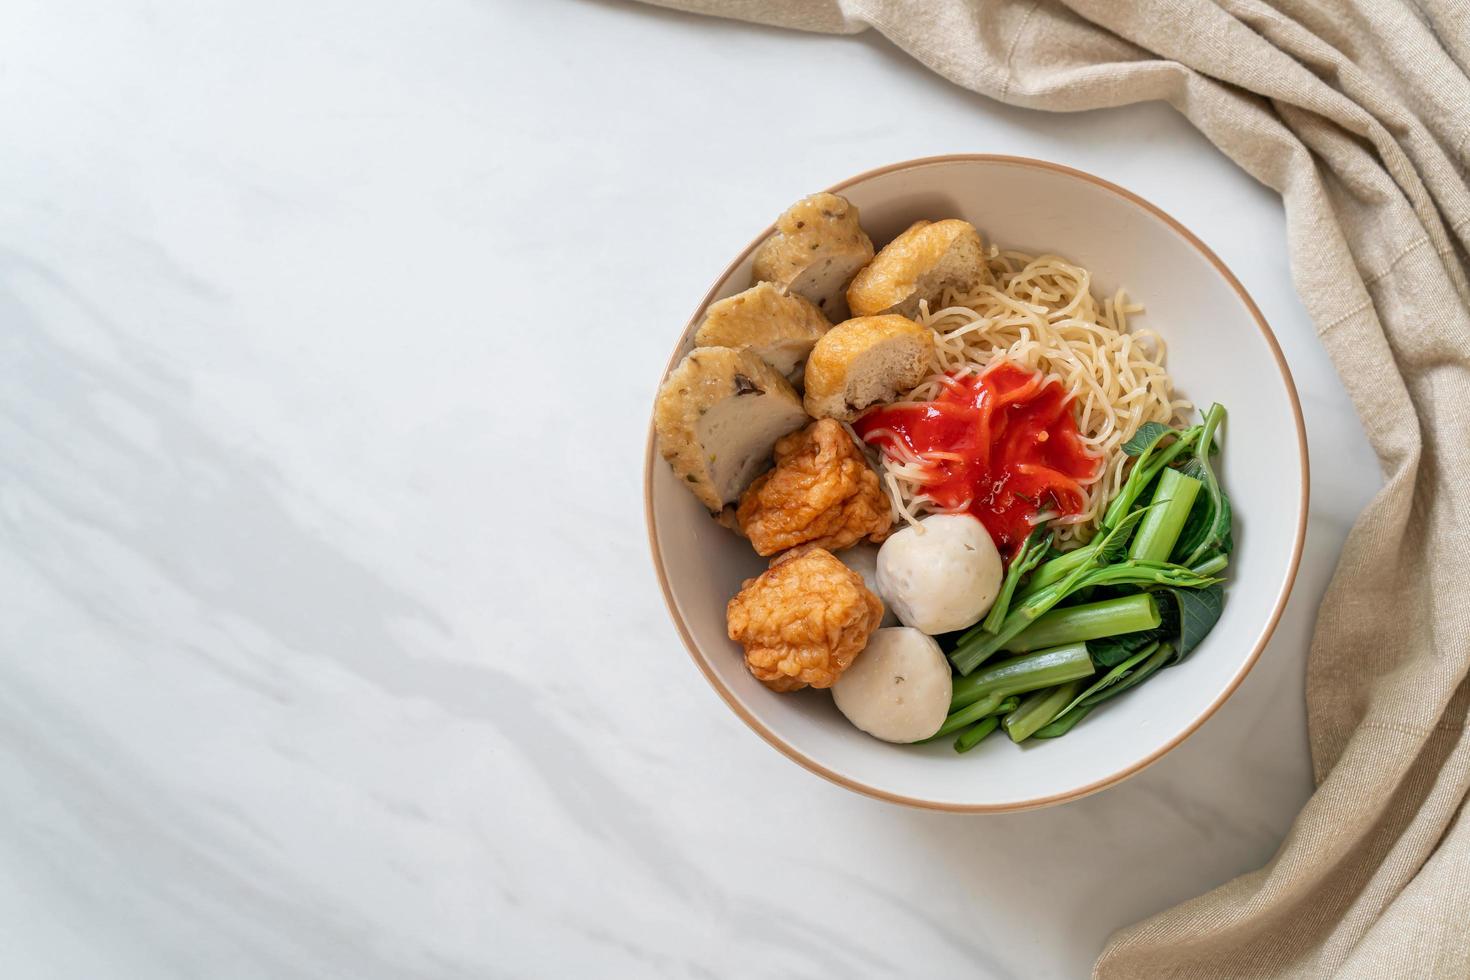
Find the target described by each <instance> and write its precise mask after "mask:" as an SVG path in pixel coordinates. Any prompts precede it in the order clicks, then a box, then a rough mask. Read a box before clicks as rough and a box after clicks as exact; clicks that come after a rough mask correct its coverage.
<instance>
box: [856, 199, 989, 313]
mask: <svg viewBox="0 0 1470 980" xmlns="http://www.w3.org/2000/svg"><path fill="white" fill-rule="evenodd" d="M984 277H985V249H984V247H983V246H982V245H981V244H980V233H979V232H977V231H976V230H975V226H974V225H972V224H970V223H969V222H968V221H961V220H959V219H958V218H947V219H945V220H944V221H916V222H914V223H913V224H912V225H910V226H909V228H908V230H907V231H905V232H904V233H903V234H901V235H899V236H898V237H897V238H895V239H894V240H893V241H891V242H889V243H888V244H887V245H885V246H883V251H881V252H879V253H878V255H877V256H876V257H875V258H874V259H873V261H872V262H871V263H870V264H869V265H868V266H867V268H865V269H863V270H862V271H861V272H859V273H858V274H857V276H856V277H855V278H854V279H853V280H852V284H851V285H850V286H848V287H847V304H848V306H849V308H850V309H851V310H852V315H853V316H877V315H879V314H882V313H898V314H900V315H902V316H906V317H910V318H912V317H916V316H918V315H919V302H920V301H921V300H927V301H928V303H929V309H930V310H931V311H933V310H934V309H936V308H937V306H938V304H939V302H940V298H941V297H942V296H943V295H944V291H945V290H946V289H954V290H956V291H958V292H962V293H964V292H969V291H970V290H972V289H974V288H975V287H976V286H978V285H979V284H980V283H981V281H982V280H983V279H984Z"/></svg>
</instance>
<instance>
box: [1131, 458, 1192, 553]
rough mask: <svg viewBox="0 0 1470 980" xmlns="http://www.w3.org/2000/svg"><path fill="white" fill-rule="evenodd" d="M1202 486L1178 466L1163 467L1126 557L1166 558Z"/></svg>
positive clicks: (1171, 550)
mask: <svg viewBox="0 0 1470 980" xmlns="http://www.w3.org/2000/svg"><path fill="white" fill-rule="evenodd" d="M1201 486H1203V484H1201V483H1200V481H1198V480H1196V479H1195V478H1194V477H1192V476H1185V475H1184V474H1183V473H1180V472H1179V471H1178V470H1164V472H1163V473H1161V474H1160V475H1159V482H1158V485H1157V486H1156V487H1155V488H1154V496H1153V501H1152V502H1151V503H1150V505H1149V509H1148V513H1146V514H1144V515H1143V521H1142V523H1140V524H1139V525H1138V531H1137V533H1135V534H1134V535H1133V543H1132V544H1131V545H1130V546H1129V548H1128V557H1130V558H1135V559H1138V560H1139V561H1168V560H1169V555H1170V554H1171V553H1172V552H1173V551H1174V544H1175V542H1177V541H1178V540H1179V532H1181V531H1183V530H1184V522H1185V520H1186V519H1187V518H1188V517H1189V511H1190V508H1192V507H1193V506H1194V498H1195V497H1196V496H1198V495H1199V491H1200V487H1201Z"/></svg>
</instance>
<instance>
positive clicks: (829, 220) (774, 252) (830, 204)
mask: <svg viewBox="0 0 1470 980" xmlns="http://www.w3.org/2000/svg"><path fill="white" fill-rule="evenodd" d="M872 258H873V243H872V241H871V240H870V239H869V238H868V236H867V233H865V232H864V231H863V228H862V225H860V224H858V209H857V207H856V206H855V205H853V204H852V203H851V202H850V201H848V200H847V199H846V198H844V197H838V196H837V195H836V194H825V193H824V194H813V195H812V196H811V197H804V198H802V199H801V200H800V201H797V202H796V203H795V204H793V205H791V207H790V208H788V209H787V210H786V213H785V214H783V215H781V217H779V218H777V219H776V232H775V234H773V235H772V236H771V237H770V238H768V239H766V240H765V242H764V243H763V244H762V245H761V247H760V248H759V249H757V250H756V253H755V259H754V264H753V266H752V268H751V274H752V278H753V281H755V282H773V283H776V284H777V285H779V286H783V287H785V288H786V290H787V291H788V292H791V293H795V294H796V295H798V296H804V297H806V298H807V299H809V300H811V301H812V303H814V304H816V306H817V307H818V308H819V309H820V310H821V311H822V312H823V313H824V314H825V315H826V317H827V319H829V320H831V321H833V322H834V323H835V322H836V321H838V320H842V319H845V318H846V317H847V299H846V291H847V284H848V283H850V282H851V281H852V277H853V276H854V275H856V274H857V271H858V270H859V269H861V268H862V267H863V266H865V265H867V264H868V263H869V262H870V261H871V260H872Z"/></svg>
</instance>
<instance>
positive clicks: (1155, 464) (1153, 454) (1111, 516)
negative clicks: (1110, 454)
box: [1099, 422, 1204, 529]
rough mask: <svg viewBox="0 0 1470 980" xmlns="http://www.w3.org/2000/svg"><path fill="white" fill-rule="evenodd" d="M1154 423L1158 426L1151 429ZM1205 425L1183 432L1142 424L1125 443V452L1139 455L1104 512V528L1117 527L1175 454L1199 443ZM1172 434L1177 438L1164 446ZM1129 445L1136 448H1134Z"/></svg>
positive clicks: (1101, 523)
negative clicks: (1161, 444)
mask: <svg viewBox="0 0 1470 980" xmlns="http://www.w3.org/2000/svg"><path fill="white" fill-rule="evenodd" d="M1150 426H1157V427H1158V428H1156V429H1151V428H1150ZM1203 428H1204V427H1203V426H1195V427H1194V428H1192V429H1185V430H1184V431H1183V432H1180V431H1178V430H1177V429H1170V428H1168V427H1166V426H1163V425H1160V424H1159V423H1157V422H1150V423H1147V424H1146V425H1144V426H1142V427H1141V428H1140V429H1139V430H1138V432H1137V433H1135V434H1134V436H1133V438H1132V439H1130V440H1128V441H1127V442H1126V443H1124V444H1123V451H1124V452H1125V453H1128V455H1130V456H1134V457H1136V458H1135V459H1134V462H1133V469H1131V470H1129V471H1128V479H1126V480H1124V481H1123V485H1122V486H1121V487H1119V488H1118V493H1117V494H1116V495H1115V496H1114V497H1113V499H1112V500H1111V501H1110V502H1109V503H1108V509H1107V510H1106V511H1104V512H1103V519H1102V520H1101V521H1100V522H1099V524H1100V526H1101V527H1102V528H1104V529H1111V528H1114V527H1117V526H1118V524H1119V523H1121V522H1122V520H1123V519H1124V518H1125V517H1127V516H1128V515H1129V514H1131V513H1132V512H1133V505H1134V503H1135V502H1136V501H1137V500H1138V499H1139V498H1140V497H1142V496H1143V492H1144V491H1145V490H1147V489H1148V488H1149V486H1150V485H1152V483H1153V482H1154V478H1155V477H1157V476H1158V475H1159V473H1160V472H1161V471H1162V470H1163V469H1164V468H1165V467H1166V466H1168V465H1169V464H1170V463H1172V462H1173V461H1174V459H1175V457H1177V456H1178V455H1179V454H1180V453H1182V452H1184V451H1185V450H1187V449H1189V448H1190V447H1191V446H1193V445H1194V444H1195V441H1196V440H1198V439H1199V437H1200V433H1201V432H1202V430H1203ZM1159 430H1162V432H1161V431H1159ZM1146 432H1147V433H1149V435H1148V436H1147V437H1146V438H1144V439H1142V440H1141V441H1140V437H1141V436H1145V433H1146ZM1170 434H1172V435H1174V436H1176V438H1175V439H1174V441H1173V442H1171V443H1170V444H1169V445H1167V446H1163V447H1162V448H1161V447H1160V442H1161V441H1162V439H1163V437H1164V436H1166V435H1170ZM1129 447H1132V448H1133V450H1136V451H1130V448H1129Z"/></svg>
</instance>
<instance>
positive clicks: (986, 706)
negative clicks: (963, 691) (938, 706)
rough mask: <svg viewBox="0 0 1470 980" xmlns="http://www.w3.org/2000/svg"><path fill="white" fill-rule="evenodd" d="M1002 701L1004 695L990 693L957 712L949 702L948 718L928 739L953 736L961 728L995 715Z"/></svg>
mask: <svg viewBox="0 0 1470 980" xmlns="http://www.w3.org/2000/svg"><path fill="white" fill-rule="evenodd" d="M1004 700H1005V695H1004V694H1003V693H1001V692H1000V691H990V692H987V693H986V694H984V695H983V696H982V697H981V698H980V699H979V700H978V701H975V702H974V703H972V704H967V705H965V706H964V707H962V708H959V709H958V710H956V707H955V704H954V702H953V701H951V702H950V709H949V716H948V717H946V718H945V719H944V724H942V725H940V726H939V731H937V732H935V733H934V734H933V735H931V736H929V737H930V738H943V737H944V736H946V735H953V734H954V733H955V732H957V731H959V730H960V729H961V728H964V727H965V726H967V725H973V724H974V723H975V722H977V721H979V720H980V719H981V718H985V717H987V716H988V715H993V714H995V713H996V712H997V711H999V710H1000V706H1001V702H1003V701H1004Z"/></svg>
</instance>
